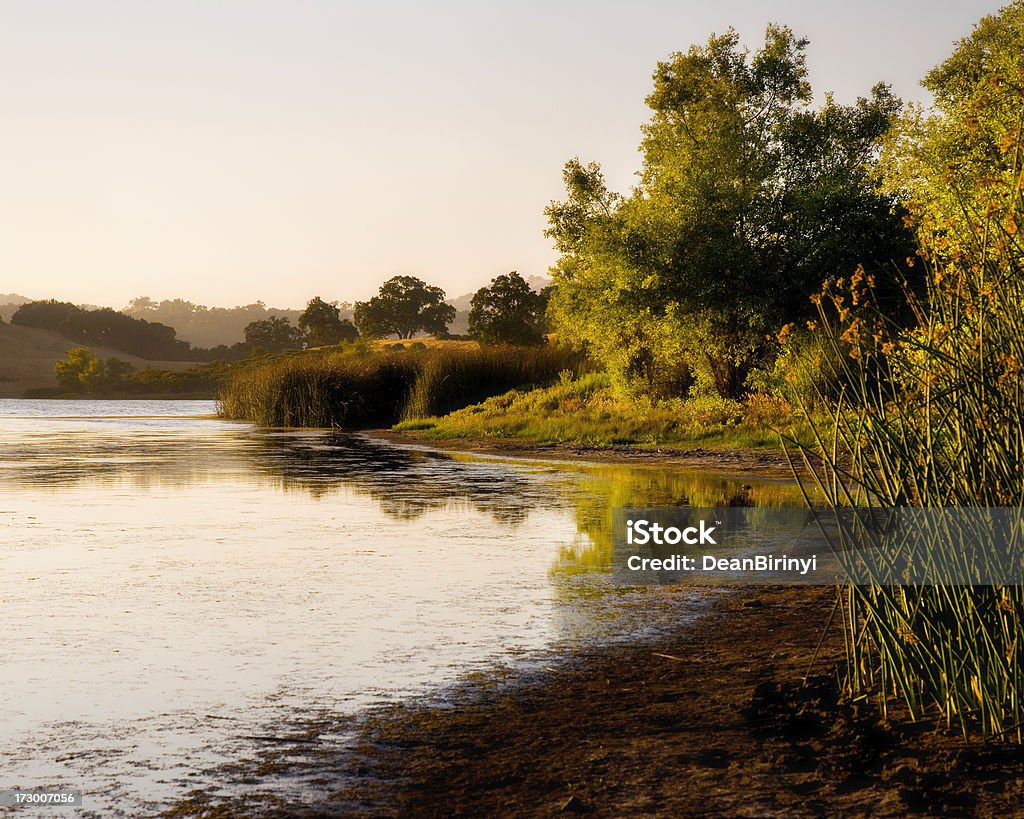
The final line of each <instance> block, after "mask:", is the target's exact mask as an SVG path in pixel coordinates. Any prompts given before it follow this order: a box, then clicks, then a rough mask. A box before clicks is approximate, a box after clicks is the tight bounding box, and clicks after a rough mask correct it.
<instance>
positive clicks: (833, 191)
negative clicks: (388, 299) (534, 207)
mask: <svg viewBox="0 0 1024 819" xmlns="http://www.w3.org/2000/svg"><path fill="white" fill-rule="evenodd" d="M806 46H807V41H806V40H802V39H798V38H796V37H795V36H794V35H793V33H792V32H791V31H790V30H789V29H787V28H781V27H777V26H769V27H768V29H767V32H766V34H765V42H764V45H763V47H762V48H761V49H760V50H758V51H756V52H754V53H753V54H751V53H749V52H747V51H746V50H744V49H743V48H742V47H741V46H740V43H739V37H738V35H737V34H736V33H735V32H733V31H731V30H730V31H729V32H728V33H727V34H725V35H722V36H719V37H712V38H711V39H710V40H708V42H707V44H706V45H705V46H703V47H701V46H694V47H692V48H691V49H690V50H689V51H687V52H686V53H685V54H676V55H674V56H673V57H672V58H671V59H670V60H668V61H666V62H662V63H659V64H658V66H657V69H656V71H655V73H654V90H653V91H652V93H651V94H650V96H649V97H648V98H647V103H648V105H649V106H650V107H651V109H652V111H653V116H652V118H651V120H650V122H648V123H647V125H645V126H644V141H643V144H642V145H641V150H642V152H643V168H642V171H641V174H640V182H639V184H638V185H637V187H636V188H635V189H634V191H633V192H632V193H631V194H630V195H629V196H621V195H619V194H617V193H614V192H613V191H610V190H608V188H607V186H606V184H605V181H604V177H603V175H602V173H601V170H600V167H599V166H598V165H597V164H596V163H590V164H586V165H585V164H583V163H582V162H580V161H579V160H578V159H577V160H572V161H570V162H569V163H568V164H567V165H566V167H565V172H564V180H565V186H566V194H567V198H566V200H565V201H564V202H552V203H551V205H550V206H549V207H548V209H547V215H548V219H549V225H550V227H549V229H548V235H549V236H550V237H551V238H552V239H553V240H554V242H555V246H556V248H557V250H558V251H559V253H560V254H561V257H560V259H559V261H558V263H557V265H556V267H555V268H554V270H553V273H554V291H553V294H552V297H551V308H550V310H549V312H550V316H551V320H552V323H553V325H554V329H555V330H556V332H558V333H559V335H560V337H561V338H562V339H563V340H565V341H571V342H573V343H578V344H581V345H584V346H586V348H587V349H588V350H589V351H590V353H591V355H592V356H593V357H594V358H595V359H596V360H598V361H600V362H601V363H602V364H603V365H605V366H606V367H607V368H608V370H609V371H610V372H611V373H612V374H613V376H614V377H615V379H616V383H617V384H618V385H619V386H621V387H624V388H627V389H630V390H632V391H634V392H637V393H639V394H644V395H650V394H654V395H657V396H664V397H678V396H681V395H686V394H688V393H690V392H693V391H696V392H700V393H715V394H717V395H721V396H724V397H730V398H734V397H738V396H740V395H742V394H743V393H744V392H745V391H746V378H747V376H748V373H749V372H750V371H751V370H752V369H754V368H755V367H758V366H766V365H768V364H770V361H771V357H772V355H773V354H774V345H773V344H772V343H771V342H770V341H769V340H768V337H769V335H771V334H773V333H774V332H775V331H776V330H777V329H778V328H779V327H780V326H782V325H783V324H785V323H787V322H791V321H802V320H803V319H805V318H809V317H810V316H809V315H808V314H809V312H810V310H811V308H810V304H809V302H808V297H809V296H810V295H811V293H812V292H814V291H815V290H816V289H817V288H818V287H819V286H820V284H821V282H822V281H823V280H824V279H825V278H827V277H829V276H834V275H839V276H842V275H849V274H850V273H852V272H853V270H854V268H855V267H856V265H857V264H858V263H860V264H863V265H864V266H865V267H866V268H867V269H868V271H869V272H871V273H874V274H875V275H876V276H877V277H879V279H880V280H881V279H882V277H883V276H885V277H888V278H891V276H892V273H893V271H894V269H895V268H894V262H898V261H902V260H903V259H904V258H905V257H906V256H907V255H908V254H909V253H910V252H911V251H912V247H913V244H912V237H911V235H910V234H909V232H908V231H907V230H906V229H905V228H904V226H903V223H902V221H901V218H900V212H899V207H898V201H897V200H896V198H895V197H894V196H892V195H891V194H888V193H884V192H882V191H879V190H878V189H877V186H876V184H875V182H874V181H873V179H872V177H871V167H872V165H873V163H874V159H875V156H876V154H877V151H878V147H879V144H880V140H881V138H882V136H883V134H884V133H885V131H886V128H887V126H888V124H889V123H890V121H892V119H893V118H894V117H895V116H896V115H897V114H898V112H899V111H900V108H901V103H900V101H899V100H897V99H895V98H894V97H893V96H892V95H891V93H890V92H889V89H888V88H887V87H886V86H884V85H877V86H875V88H874V89H872V92H871V95H870V97H868V98H862V99H860V100H858V102H857V103H856V104H855V105H852V106H841V105H838V104H837V103H835V102H834V101H832V100H827V101H826V103H825V105H824V106H823V107H822V108H820V109H818V110H813V109H812V108H811V107H810V101H811V89H810V86H809V85H808V82H807V70H806V66H805V62H804V60H805V57H804V52H805V49H806Z"/></svg>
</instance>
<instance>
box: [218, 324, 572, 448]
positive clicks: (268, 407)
mask: <svg viewBox="0 0 1024 819" xmlns="http://www.w3.org/2000/svg"><path fill="white" fill-rule="evenodd" d="M396 346H397V345H396ZM581 366H582V361H581V357H580V356H579V354H577V353H574V352H572V351H570V350H568V349H565V348H562V347H536V348H525V349H516V350H512V349H510V348H507V347H483V348H480V349H464V348H456V349H450V348H445V347H435V348H432V349H431V348H426V347H423V348H422V349H415V350H414V349H410V350H404V349H403V350H397V351H395V350H391V349H387V350H384V351H382V352H379V353H370V352H369V350H368V348H367V347H366V346H365V345H363V344H355V345H350V346H348V347H347V348H345V349H342V350H338V351H330V350H323V351H312V352H306V353H302V354H298V355H291V356H282V357H279V358H276V359H272V360H269V361H266V362H265V363H254V364H252V365H249V366H247V367H244V368H243V369H242V370H241V371H240V372H239V373H238V374H237V375H236V376H235V377H233V378H232V379H231V380H230V381H229V382H228V383H227V384H226V385H225V387H224V388H223V389H222V390H221V392H220V396H219V398H220V403H221V413H222V414H223V415H224V416H225V417H227V418H239V419H245V420H249V421H252V422H253V423H256V424H260V425H262V426H312V427H344V428H358V427H367V426H386V425H391V424H394V423H395V422H397V421H399V420H400V419H403V418H404V419H411V418H414V417H417V416H419V415H433V414H437V413H444V412H449V411H451V410H454V409H458V408H459V407H463V406H466V405H467V404H470V403H473V402H475V401H480V400H482V399H483V398H485V397H487V396H489V395H495V394H498V393H503V392H505V391H507V390H508V389H510V388H511V387H516V386H521V387H526V386H531V385H539V384H543V383H546V382H549V381H552V380H553V379H555V378H557V377H558V374H559V373H560V372H563V371H569V372H576V371H578V370H579V368H580V367H581Z"/></svg>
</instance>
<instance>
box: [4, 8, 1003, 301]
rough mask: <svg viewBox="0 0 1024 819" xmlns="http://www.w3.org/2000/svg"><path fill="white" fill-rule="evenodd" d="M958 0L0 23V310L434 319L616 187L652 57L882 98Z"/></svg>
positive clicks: (161, 15)
mask: <svg viewBox="0 0 1024 819" xmlns="http://www.w3.org/2000/svg"><path fill="white" fill-rule="evenodd" d="M1000 5H1001V3H999V2H998V1H997V2H986V1H984V0H884V1H883V0H861V2H859V3H850V2H848V0H846V1H845V2H841V3H840V2H825V1H824V0H817V2H811V1H810V0H807V1H806V2H805V1H804V0H775V2H772V3H766V2H763V1H762V0H757V1H755V0H748V1H746V2H744V0H714V2H711V1H710V0H704V1H703V2H694V0H674V2H660V1H659V0H632V1H631V2H628V3H627V2H621V1H620V2H602V0H586V2H584V1H583V0H572V1H571V2H559V0H551V1H550V2H535V0H518V2H490V1H489V0H475V2H454V1H453V0H428V1H427V2H423V1H422V0H421V2H418V3H414V2H395V1H394V0H391V1H390V2H388V1H384V2H375V3H369V2H363V3H353V2H343V1H342V0H276V1H275V2H268V1H267V0H173V2H171V1H168V2H163V1H162V0H161V2H157V1H156V0H124V1H123V2H112V1H111V0H0V74H2V76H3V78H4V81H3V83H2V87H0V293H6V292H18V293H22V294H24V295H26V296H29V297H32V298H49V297H55V298H61V299H68V300H71V301H76V302H89V303H94V304H104V305H111V306H114V307H121V306H123V305H124V304H126V303H127V301H128V300H129V299H130V298H132V297H134V296H141V295H148V296H152V297H154V298H158V299H162V298H175V297H180V298H186V299H189V300H191V301H195V302H199V303H203V304H208V305H215V304H216V305H226V306H230V305H235V304H243V303H249V302H253V301H256V300H257V299H262V300H264V301H265V302H267V303H268V304H272V305H274V306H280V307H286V306H298V305H301V304H302V303H304V302H305V301H306V300H307V299H308V298H309V297H311V296H313V295H321V296H323V297H324V298H326V299H331V300H333V299H342V300H352V299H356V298H365V297H367V296H369V295H371V294H372V293H374V292H375V291H376V289H377V287H378V286H379V284H380V283H381V281H383V280H384V279H385V278H387V277H389V276H391V275H394V274H395V273H410V274H413V275H418V276H421V277H422V278H425V279H427V280H428V281H430V282H431V283H434V284H439V285H441V286H442V287H444V288H445V290H446V291H447V292H448V294H449V296H457V295H461V294H463V293H465V292H469V291H472V290H475V289H476V288H477V287H479V286H481V285H483V284H485V283H486V282H487V281H488V280H490V279H491V278H492V277H494V276H496V275H498V274H501V273H505V272H508V271H509V270H519V272H520V273H522V274H524V275H532V274H543V273H544V272H545V271H546V269H547V267H548V265H550V264H551V262H552V261H553V258H554V254H553V253H552V251H551V247H550V244H549V242H548V240H546V239H545V238H544V237H543V235H542V232H543V229H544V225H545V221H544V215H543V210H544V207H545V205H546V204H547V202H548V201H549V200H551V199H553V198H560V196H561V193H562V190H561V168H562V165H563V163H564V162H565V161H566V160H567V159H569V158H571V157H573V156H576V155H579V156H580V157H581V158H582V159H584V160H587V161H589V160H597V161H599V162H601V163H602V164H603V166H604V168H605V172H606V174H607V176H608V179H609V181H610V183H611V184H612V186H613V187H616V188H618V189H620V190H626V189H628V188H629V187H630V185H631V184H632V182H633V173H634V172H635V171H636V169H637V168H638V166H639V155H638V153H637V150H636V149H637V145H638V143H639V141H640V125H641V123H643V122H644V121H645V120H646V119H647V109H646V107H645V105H644V102H643V100H644V97H645V96H646V95H647V93H648V91H649V88H650V84H651V73H652V71H653V69H654V66H655V63H656V62H657V61H658V60H659V59H664V58H666V57H667V56H668V55H669V54H671V53H672V52H674V51H683V50H685V49H686V48H687V47H689V45H690V44H692V43H694V42H703V41H705V40H706V39H707V37H708V36H709V35H710V34H711V33H712V32H716V33H721V32H723V31H724V30H725V29H726V28H728V26H730V25H732V26H733V27H735V28H736V29H737V31H738V32H739V33H740V34H741V36H742V37H743V39H744V40H745V41H746V42H748V43H750V44H752V45H755V44H757V43H758V42H759V41H760V39H761V36H762V33H763V30H764V26H765V24H766V23H767V22H768V21H776V22H780V23H784V24H787V25H789V26H791V27H792V28H793V29H794V30H795V31H796V33H797V34H800V35H804V36H807V37H809V38H810V40H811V44H810V48H809V51H808V55H809V57H808V62H809V66H810V70H811V80H812V83H813V85H814V88H815V91H816V92H817V93H818V94H819V97H820V95H821V94H822V93H823V92H824V91H826V90H832V91H834V92H835V93H836V96H837V98H838V99H839V101H841V102H850V101H852V100H853V99H854V98H856V97H857V96H858V95H859V94H863V93H865V92H866V91H867V90H868V89H869V88H870V86H871V85H873V84H874V83H875V82H877V81H879V80H885V81H887V82H891V83H892V84H893V86H894V89H895V91H896V92H897V93H898V94H899V95H901V96H903V97H904V98H906V99H922V92H921V90H920V89H919V87H918V85H917V83H918V81H919V80H920V78H921V76H922V75H923V74H924V72H925V71H927V69H929V68H930V67H931V66H933V65H934V64H936V63H937V62H939V61H940V60H942V59H943V58H944V57H945V56H946V55H947V54H948V53H949V52H950V51H951V49H952V46H953V43H954V41H955V40H957V39H959V38H960V37H963V36H965V35H967V34H969V33H970V31H971V27H972V24H973V23H974V22H975V21H976V20H977V19H979V18H980V17H981V16H982V15H984V14H986V13H991V12H994V11H996V10H997V9H998V8H999V6H1000Z"/></svg>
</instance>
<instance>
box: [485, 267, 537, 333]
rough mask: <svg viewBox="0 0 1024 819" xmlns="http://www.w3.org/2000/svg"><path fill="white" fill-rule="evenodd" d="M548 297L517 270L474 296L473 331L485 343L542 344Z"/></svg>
mask: <svg viewBox="0 0 1024 819" xmlns="http://www.w3.org/2000/svg"><path fill="white" fill-rule="evenodd" d="M545 307H546V299H545V298H544V297H543V296H542V295H541V294H540V293H536V292H534V290H533V288H531V287H530V285H528V284H527V283H526V280H525V279H524V278H523V277H522V276H520V275H519V274H518V273H517V272H516V271H514V270H513V271H512V272H511V273H509V274H508V275H505V276H497V277H496V278H494V279H492V280H491V284H490V287H481V288H480V289H479V290H477V291H476V293H475V294H474V296H473V301H472V307H471V309H470V311H469V334H470V336H472V337H473V338H475V339H476V340H478V341H481V342H483V343H485V344H542V343H543V342H544V309H545Z"/></svg>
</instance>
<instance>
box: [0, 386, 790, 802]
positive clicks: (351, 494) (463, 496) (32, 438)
mask: <svg viewBox="0 0 1024 819" xmlns="http://www.w3.org/2000/svg"><path fill="white" fill-rule="evenodd" d="M211 410H212V406H210V405H209V404H204V403H202V402H161V403H160V405H159V406H143V405H141V404H139V403H138V402H131V403H130V404H129V403H128V402H126V403H125V404H123V405H119V404H117V403H114V402H111V403H104V404H102V405H101V404H99V403H89V402H81V405H78V404H72V403H71V402H68V403H63V402H32V401H21V402H10V401H7V402H4V401H0V452H2V453H3V458H2V460H0V526H2V527H3V533H4V539H3V542H2V544H0V574H2V575H3V576H4V578H5V581H4V582H5V587H4V596H3V600H2V603H3V615H4V616H3V617H2V618H0V646H7V647H8V651H9V652H11V657H10V658H8V659H10V660H12V661H8V662H0V712H2V713H3V714H4V716H5V720H4V721H3V722H2V723H0V769H2V770H4V771H5V773H6V774H7V775H8V777H9V779H8V781H9V782H10V783H11V785H13V784H15V783H18V784H21V785H23V786H32V785H43V784H48V783H52V782H55V781H60V782H66V783H77V784H79V785H87V786H88V787H89V789H90V804H91V805H93V806H94V809H95V810H97V811H99V812H100V813H101V814H102V815H116V814H117V812H118V811H121V812H122V813H124V814H125V815H141V814H152V813H155V812H157V811H156V808H158V807H159V805H160V804H166V802H167V801H168V800H171V799H173V798H175V797H176V796H179V795H180V794H181V793H182V792H184V790H186V789H188V788H189V787H192V786H195V785H196V784H199V783H198V782H197V777H199V776H201V774H200V773H198V772H201V771H202V770H204V769H205V768H207V767H209V766H210V765H214V764H216V763H217V762H218V761H224V760H228V759H233V758H237V757H239V756H244V755H246V754H247V753H248V752H249V750H250V749H249V748H248V746H246V744H245V742H244V741H243V740H244V738H245V737H247V736H252V735H256V734H260V733H264V732H265V726H267V725H271V724H275V723H280V722H282V721H287V720H288V719H291V718H292V717H294V715H296V714H298V713H308V712H310V711H315V710H318V709H319V710H322V711H323V712H325V713H331V714H338V713H341V714H344V713H352V712H353V711H355V710H358V709H360V708H363V707H365V706H367V705H368V704H371V703H374V702H378V701H381V700H393V699H396V698H401V697H406V696H410V695H413V694H418V693H423V692H424V691H428V690H434V689H436V688H437V687H438V686H441V685H443V684H444V683H445V682H446V681H449V680H451V679H453V678H455V677H457V676H458V675H459V674H461V673H465V672H466V671H469V670H473V669H481V670H483V669H490V668H493V667H494V665H495V664H500V663H509V664H512V663H513V662H519V661H520V660H519V659H518V658H522V657H533V658H538V657H540V658H544V657H551V656H561V653H562V652H564V651H567V650H574V647H578V646H580V645H581V644H583V645H589V644H592V643H594V642H599V641H608V640H616V639H632V638H634V637H635V636H636V635H637V634H638V633H641V632H642V631H643V630H644V629H656V628H660V627H667V625H668V624H671V623H674V622H677V621H678V620H679V618H680V617H683V616H686V612H688V611H690V610H691V609H690V608H687V606H690V607H691V608H692V605H693V603H692V600H693V598H686V597H683V596H680V595H678V594H673V593H672V592H671V591H670V590H665V589H640V590H636V591H635V592H630V591H628V590H626V591H624V590H622V589H615V588H612V587H611V584H610V583H608V582H606V580H607V573H606V571H605V570H606V569H607V568H608V567H609V564H610V543H611V539H610V522H611V510H612V508H613V507H615V506H621V505H638V506H656V505H675V504H681V503H685V502H690V503H692V504H697V505H714V504H716V503H721V502H730V501H731V502H737V503H739V502H742V503H752V504H756V505H779V504H784V503H791V502H792V503H796V502H798V501H799V497H798V496H797V495H796V492H795V490H793V489H790V488H789V487H787V486H786V485H785V484H783V483H778V482H771V481H754V480H750V479H738V478H736V479H734V478H726V477H718V476H714V475H708V474H706V473H705V474H697V473H685V472H679V471H676V470H671V469H666V468H664V467H658V466H642V467H633V466H601V465H595V464H563V465H557V466H556V465H552V464H545V463H529V464H525V463H522V462H511V461H502V460H500V459H479V458H472V457H466V456H447V455H442V454H438V453H431V452H424V451H417V450H410V449H403V448H396V447H393V446H390V445H387V444H384V443H381V442H375V441H373V440H370V439H366V438H364V437H361V436H353V435H342V434H335V433H331V432H318V431H267V430H255V429H252V428H251V427H249V426H247V425H243V424H232V423H226V422H223V421H220V420H217V419H216V418H213V417H210V416H209V412H210V411H211ZM204 416H205V417H204ZM748 484H749V485H748ZM567 647H568V648H567ZM15 652H16V654H15ZM0 653H2V652H0ZM24 657H31V658H32V662H22V661H20V659H21V658H24ZM13 659H18V660H19V661H13ZM546 661H547V662H551V661H552V660H550V659H549V660H546ZM58 670H59V671H58ZM9 786H10V785H8V786H5V787H9ZM147 793H148V794H155V797H154V798H155V800H156V804H143V803H141V802H140V801H139V799H140V798H141V797H140V795H141V794H147Z"/></svg>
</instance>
